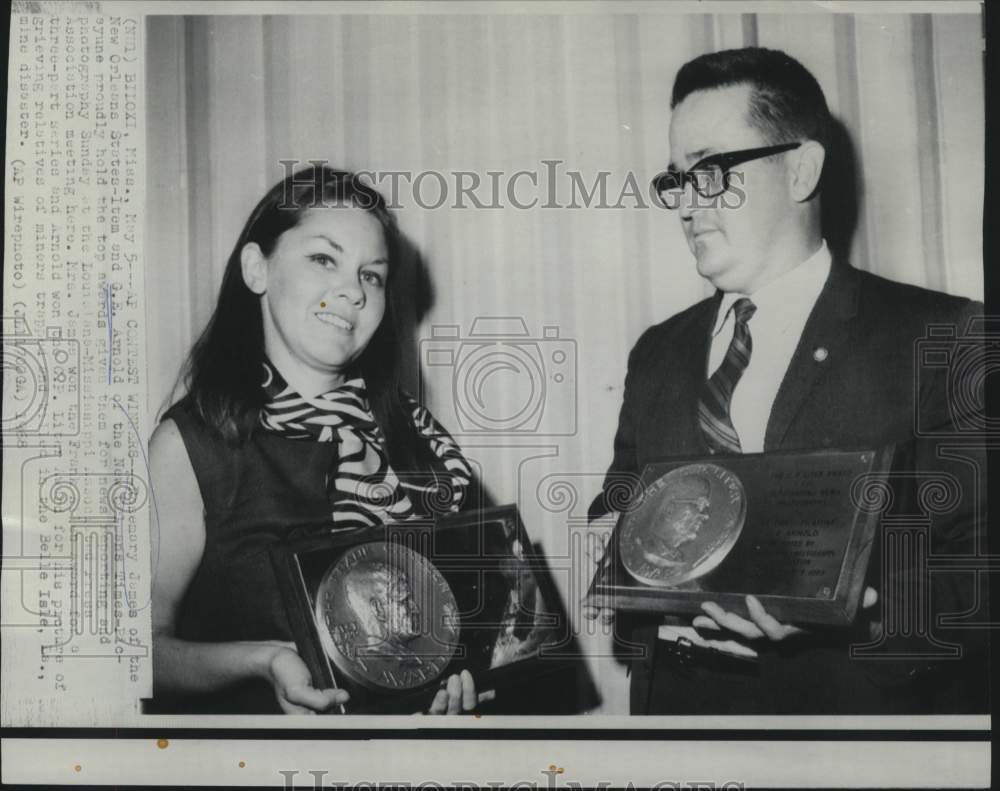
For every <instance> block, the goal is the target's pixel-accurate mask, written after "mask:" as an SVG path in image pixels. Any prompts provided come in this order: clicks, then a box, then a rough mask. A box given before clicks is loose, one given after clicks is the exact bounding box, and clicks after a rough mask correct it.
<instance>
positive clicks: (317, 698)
mask: <svg viewBox="0 0 1000 791" xmlns="http://www.w3.org/2000/svg"><path fill="white" fill-rule="evenodd" d="M267 680H268V681H270V682H271V686H273V687H274V694H275V695H276V696H277V698H278V705H279V706H281V710H282V711H283V712H284V713H285V714H317V713H320V712H324V711H327V710H328V709H329V708H331V707H332V706H336V705H338V704H341V703H347V700H348V698H349V697H350V696H349V695H348V694H347V691H346V690H343V689H316V688H315V687H314V686H313V683H312V675H311V674H310V673H309V668H307V667H306V663H305V662H303V661H302V657H300V656H299V654H298V652H297V651H296V650H295V649H294V648H293V647H291V646H290V645H279V646H278V647H277V650H276V651H275V652H274V654H273V655H272V656H271V659H270V662H268V667H267Z"/></svg>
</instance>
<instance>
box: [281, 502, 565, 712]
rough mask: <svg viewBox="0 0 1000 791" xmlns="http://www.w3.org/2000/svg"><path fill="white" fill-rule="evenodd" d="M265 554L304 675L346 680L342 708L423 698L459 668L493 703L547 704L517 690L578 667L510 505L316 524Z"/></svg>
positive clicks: (544, 574) (558, 609)
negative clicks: (356, 525)
mask: <svg viewBox="0 0 1000 791" xmlns="http://www.w3.org/2000/svg"><path fill="white" fill-rule="evenodd" d="M271 556H272V561H273V564H274V568H275V570H276V573H277V576H278V581H279V584H280V586H281V590H282V596H283V598H284V601H285V605H286V607H285V608H286V611H287V614H288V619H289V624H290V626H291V628H292V631H293V633H294V635H295V642H296V647H297V649H298V651H299V654H300V655H301V656H302V658H303V660H304V661H305V663H306V665H307V666H308V667H309V669H310V672H311V674H312V676H313V684H314V685H315V686H316V687H318V688H331V687H334V688H343V689H346V690H347V691H348V692H349V693H350V700H349V702H348V703H347V704H346V705H345V706H342V707H339V711H340V713H405V714H413V713H417V712H420V711H425V710H426V709H427V707H428V705H429V704H430V702H431V700H432V699H433V697H434V695H435V694H436V693H437V692H438V690H439V689H441V687H442V686H443V685H444V684H445V683H446V682H447V679H448V677H449V676H450V675H452V674H453V673H458V672H460V671H461V670H469V671H470V672H471V673H472V675H473V678H474V680H475V682H476V688H477V691H479V692H484V691H488V690H495V691H496V693H497V698H496V700H497V704H496V706H489V707H488V709H489V710H496V711H497V712H503V713H509V712H522V713H545V709H544V708H543V709H542V710H539V709H538V708H537V706H539V705H544V704H543V703H542V702H541V701H540V700H538V696H537V695H536V694H534V693H532V694H525V693H524V692H523V690H525V689H528V688H531V687H532V686H534V687H536V688H537V686H538V684H539V683H541V684H542V686H546V685H548V686H552V685H551V684H547V682H546V681H545V679H546V677H555V676H560V677H565V676H566V674H567V673H568V674H570V675H573V674H576V673H580V672H581V666H582V662H581V661H580V657H581V654H580V652H579V650H578V649H576V648H575V640H574V638H573V633H572V630H571V628H570V624H569V619H568V617H567V615H566V610H565V607H564V606H563V604H562V602H561V600H560V598H559V595H558V593H557V591H556V588H555V586H554V584H553V581H552V578H551V575H550V573H549V571H548V568H547V566H546V563H545V561H544V558H543V557H542V556H541V555H540V554H539V553H538V552H536V550H535V547H534V546H533V545H532V544H531V542H530V541H529V540H528V536H527V534H526V533H525V530H524V526H523V524H522V523H521V520H520V517H519V515H518V513H517V509H516V508H515V507H514V506H505V507H500V508H490V509H484V510H479V511H472V512H467V513H463V514H454V515H447V516H443V517H439V518H438V519H436V520H425V521H421V520H413V521H407V522H402V523H397V524H389V525H383V526H380V527H378V528H374V529H365V530H357V531H348V532H336V531H329V530H327V529H325V528H324V527H317V529H316V531H315V532H314V533H313V534H311V535H309V536H308V537H305V538H298V539H296V540H293V541H287V542H285V543H282V544H280V545H278V546H276V547H274V548H273V549H272V550H271ZM574 684H575V685H576V686H579V684H578V682H574ZM561 705H562V704H560V706H561Z"/></svg>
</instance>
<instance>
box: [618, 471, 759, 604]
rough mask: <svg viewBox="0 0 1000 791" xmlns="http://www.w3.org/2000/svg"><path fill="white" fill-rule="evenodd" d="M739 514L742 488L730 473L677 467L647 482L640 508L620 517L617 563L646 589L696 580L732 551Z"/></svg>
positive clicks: (742, 508)
mask: <svg viewBox="0 0 1000 791" xmlns="http://www.w3.org/2000/svg"><path fill="white" fill-rule="evenodd" d="M745 511H746V496H745V494H744V491H743V486H742V484H741V483H740V481H739V478H737V477H736V476H735V475H734V474H733V473H732V472H730V471H728V470H726V469H725V468H723V467H721V466H719V465H717V464H688V465H684V466H682V467H678V468H676V469H674V470H671V471H670V472H668V473H667V474H666V475H664V476H662V477H661V478H659V479H658V480H656V481H654V482H653V483H652V484H650V485H649V486H648V487H647V489H646V491H645V493H644V495H643V499H642V502H641V505H639V507H637V508H636V509H635V510H634V511H632V512H630V513H629V514H627V515H626V517H625V519H624V522H623V525H622V531H621V537H620V540H619V551H620V553H621V558H622V562H623V564H624V566H625V568H626V569H627V570H628V571H629V573H630V574H632V576H633V577H635V578H636V579H638V580H639V581H641V582H645V583H646V584H649V585H659V586H674V585H679V584H681V583H683V582H688V581H691V580H694V579H697V578H698V577H701V576H704V575H705V574H707V573H708V572H709V571H711V570H712V569H714V568H715V567H716V566H718V564H719V563H721V562H722V560H723V559H724V558H725V556H726V554H727V553H728V552H729V550H730V549H732V547H733V545H734V544H735V543H736V539H737V538H738V537H739V534H740V531H741V530H742V527H743V519H744V515H745Z"/></svg>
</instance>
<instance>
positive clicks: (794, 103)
mask: <svg viewBox="0 0 1000 791" xmlns="http://www.w3.org/2000/svg"><path fill="white" fill-rule="evenodd" d="M732 85H749V86H750V87H751V93H750V112H749V117H748V118H747V121H748V123H749V124H750V125H751V126H753V127H754V128H756V129H758V130H760V132H761V133H762V134H763V135H764V138H765V140H766V141H767V142H768V143H772V144H778V143H785V142H788V141H790V140H793V139H796V138H804V139H809V140H815V141H816V142H818V143H821V144H822V145H823V146H824V147H827V146H828V144H829V139H830V123H831V118H830V110H829V109H828V108H827V106H826V99H825V98H824V97H823V90H822V89H821V88H820V87H819V83H818V82H816V78H815V77H813V76H812V74H810V73H809V71H808V69H806V67H805V66H803V65H802V64H801V63H799V62H798V61H797V60H795V58H793V57H791V56H790V55H786V54H785V53H784V52H781V51H779V50H776V49H764V48H763V47H746V48H744V49H727V50H723V51H721V52H711V53H708V54H707V55H701V56H699V57H697V58H695V59H694V60H691V61H688V62H687V63H685V64H684V65H683V66H681V69H680V71H679V72H677V77H676V78H675V79H674V91H673V95H672V96H671V99H670V108H671V109H673V108H674V107H676V106H677V105H678V104H680V102H682V101H683V100H684V99H685V98H686V97H687V96H689V95H690V94H692V93H694V92H695V91H704V90H711V89H713V88H726V87H729V86H732Z"/></svg>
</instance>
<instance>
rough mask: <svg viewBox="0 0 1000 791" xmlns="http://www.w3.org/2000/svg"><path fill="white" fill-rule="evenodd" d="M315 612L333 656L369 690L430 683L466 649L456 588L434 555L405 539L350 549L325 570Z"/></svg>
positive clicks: (412, 686)
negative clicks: (460, 643) (400, 542)
mask: <svg viewBox="0 0 1000 791" xmlns="http://www.w3.org/2000/svg"><path fill="white" fill-rule="evenodd" d="M315 615H316V628H317V630H318V631H319V635H320V640H321V641H322V643H323V648H324V650H325V651H326V654H327V656H328V657H329V658H330V661H331V662H333V664H334V665H335V666H336V668H337V669H338V670H340V671H341V672H342V673H344V674H345V675H347V676H348V677H349V678H351V679H352V680H353V681H355V682H357V683H358V684H361V685H362V686H364V687H366V688H368V689H376V690H381V691H392V690H395V691H405V690H410V689H414V688H416V687H421V686H423V685H425V684H429V683H431V682H432V681H435V680H436V679H438V678H440V677H441V675H442V674H443V673H444V672H445V669H446V668H447V667H448V664H449V663H450V662H451V659H452V657H453V656H454V655H455V652H456V651H457V650H458V636H459V617H458V604H457V602H456V601H455V595H454V593H452V591H451V588H449V587H448V583H447V582H446V581H445V579H444V577H443V576H441V572H439V571H438V570H437V569H436V568H435V567H434V565H433V564H432V563H431V562H430V561H429V560H428V559H427V558H426V557H424V556H423V555H421V554H419V553H418V552H414V551H413V550H411V549H407V548H406V547H403V546H400V545H398V544H389V543H386V542H382V541H371V542H369V543H366V544H359V545H357V546H354V547H352V548H351V549H349V550H348V551H347V552H345V553H344V554H343V555H342V556H341V557H340V559H339V560H337V562H336V563H334V564H333V565H332V566H331V567H330V568H329V569H327V571H326V573H325V574H324V575H323V579H322V581H321V582H320V584H319V588H318V589H317V591H316V611H315Z"/></svg>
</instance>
